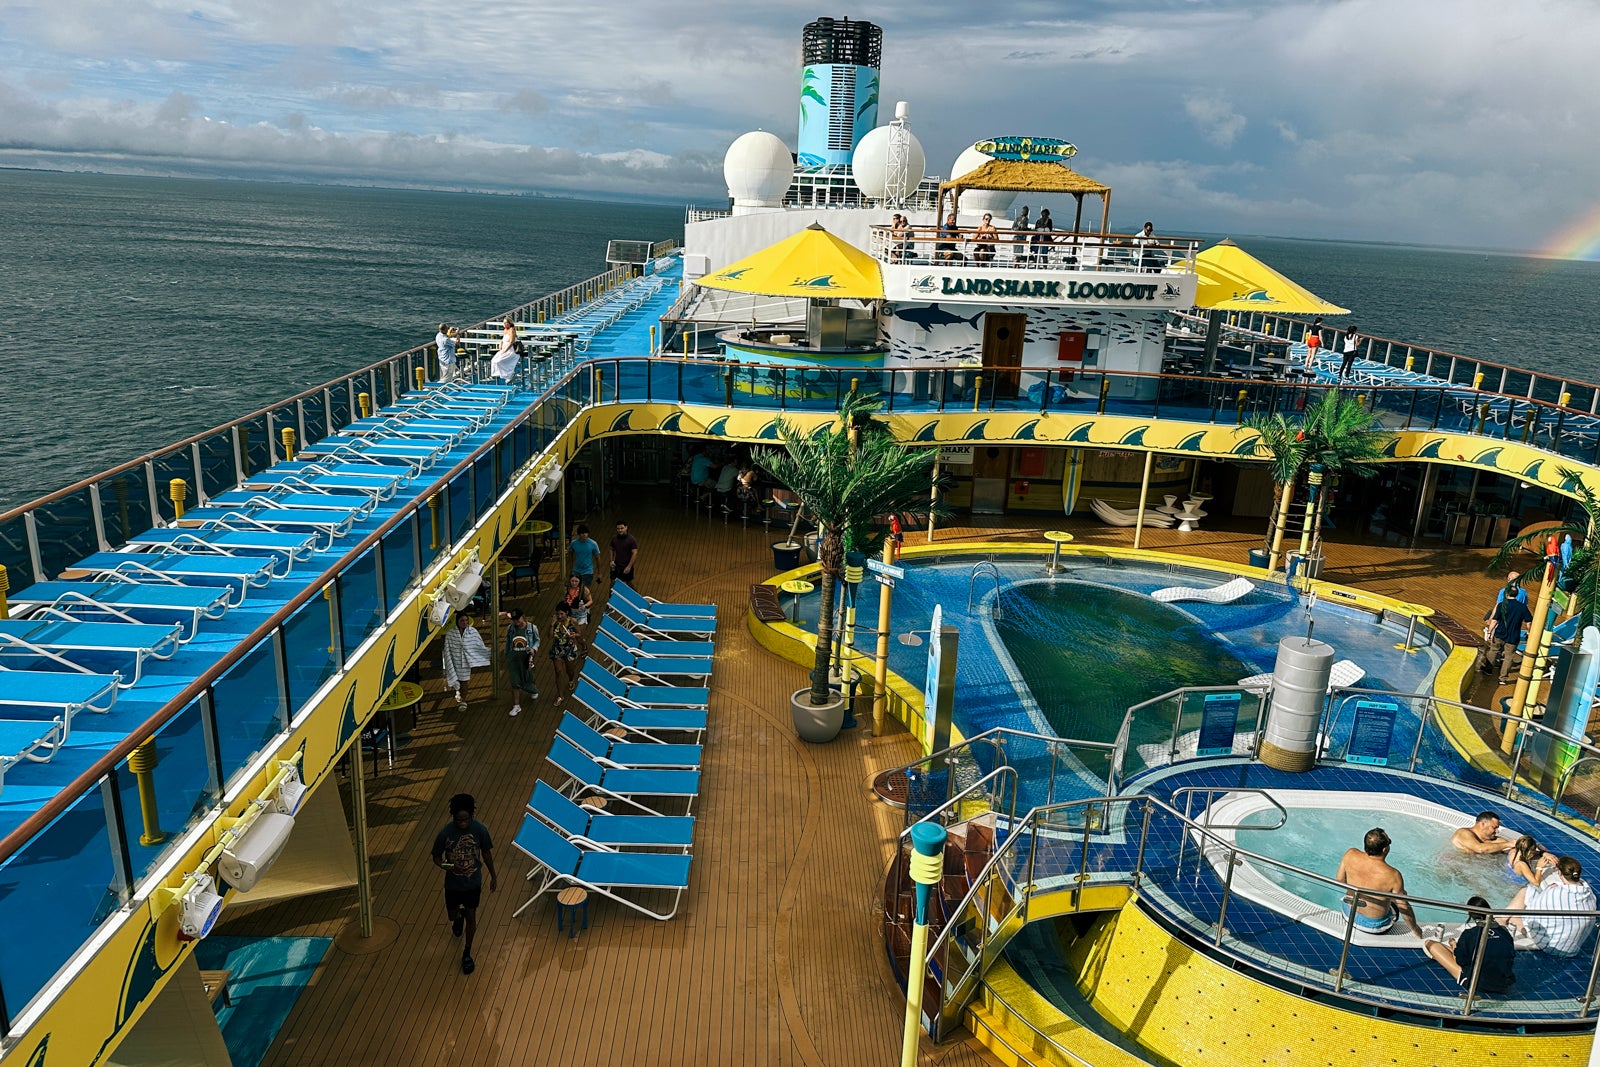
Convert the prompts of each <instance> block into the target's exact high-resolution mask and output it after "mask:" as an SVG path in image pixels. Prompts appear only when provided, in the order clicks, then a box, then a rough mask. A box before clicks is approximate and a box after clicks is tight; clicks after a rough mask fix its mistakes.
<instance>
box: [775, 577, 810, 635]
mask: <svg viewBox="0 0 1600 1067" xmlns="http://www.w3.org/2000/svg"><path fill="white" fill-rule="evenodd" d="M778 588H779V589H782V590H783V591H784V592H785V593H793V594H794V601H793V605H794V607H793V611H794V616H793V618H792V619H791V620H790V621H791V622H793V623H794V624H795V625H796V626H799V625H800V598H801V597H802V596H805V595H806V594H807V593H809V592H811V590H813V589H815V588H816V586H815V585H813V584H811V583H810V582H808V581H806V580H805V579H804V578H790V579H789V580H788V581H787V582H784V583H783V584H782V585H780V586H778Z"/></svg>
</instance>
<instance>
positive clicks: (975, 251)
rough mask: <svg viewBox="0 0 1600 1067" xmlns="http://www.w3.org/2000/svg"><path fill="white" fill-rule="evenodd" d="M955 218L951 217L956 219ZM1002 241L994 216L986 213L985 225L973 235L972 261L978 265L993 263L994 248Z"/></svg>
mask: <svg viewBox="0 0 1600 1067" xmlns="http://www.w3.org/2000/svg"><path fill="white" fill-rule="evenodd" d="M954 217H955V216H953V215H952V216H951V218H954ZM999 240H1000V231H999V230H997V229H996V228H995V225H994V216H993V215H990V214H989V213H988V212H985V213H984V216H983V224H982V225H981V226H979V227H978V229H977V232H975V233H974V234H973V235H972V259H973V261H974V262H976V263H993V262H994V246H995V243H996V242H998V241H999Z"/></svg>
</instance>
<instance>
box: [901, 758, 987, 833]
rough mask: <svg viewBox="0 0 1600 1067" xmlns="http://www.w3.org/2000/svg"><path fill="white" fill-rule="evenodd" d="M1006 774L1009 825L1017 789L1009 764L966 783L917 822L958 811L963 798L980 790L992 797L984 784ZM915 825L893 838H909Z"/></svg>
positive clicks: (927, 820)
mask: <svg viewBox="0 0 1600 1067" xmlns="http://www.w3.org/2000/svg"><path fill="white" fill-rule="evenodd" d="M1008 774H1009V775H1010V776H1011V785H1012V789H1011V804H1010V806H1009V807H1008V808H1007V810H1006V822H1007V825H1010V824H1011V823H1014V822H1016V817H1017V790H1016V779H1017V769H1016V768H1015V767H1011V766H1000V767H996V768H995V769H994V770H992V771H990V772H989V773H988V774H986V775H984V776H983V777H982V778H979V779H978V780H977V781H976V782H973V783H972V784H971V785H968V786H967V787H965V788H964V789H962V790H961V792H959V793H957V794H955V795H954V796H952V797H950V798H949V799H948V800H946V801H944V802H943V803H941V804H940V805H939V806H938V807H936V808H934V809H933V810H932V811H930V812H928V813H927V814H926V815H924V816H922V818H920V819H918V820H917V822H930V821H932V820H934V819H937V818H938V817H939V816H940V815H943V814H944V813H945V812H947V811H957V812H958V813H959V810H960V804H961V802H962V801H963V800H966V799H967V798H968V797H971V796H973V795H975V794H977V793H980V792H981V793H984V794H985V795H988V796H990V797H991V798H992V797H993V794H991V793H989V792H988V790H987V789H985V788H984V786H986V785H988V784H989V783H990V782H992V781H994V780H995V779H997V778H1003V777H1005V776H1006V775H1008ZM915 825H916V823H912V824H911V825H910V826H907V827H906V828H905V829H903V830H901V831H900V833H899V834H898V835H897V836H896V838H895V840H897V841H899V842H905V841H907V840H908V839H909V837H910V835H911V829H912V827H913V826H915Z"/></svg>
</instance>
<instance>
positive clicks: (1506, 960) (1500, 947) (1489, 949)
mask: <svg viewBox="0 0 1600 1067" xmlns="http://www.w3.org/2000/svg"><path fill="white" fill-rule="evenodd" d="M1467 907H1469V908H1482V909H1483V910H1482V911H1481V912H1474V913H1473V914H1472V921H1471V922H1470V923H1469V924H1468V925H1467V928H1466V929H1465V930H1463V931H1461V935H1460V936H1459V937H1457V938H1456V939H1455V940H1454V941H1434V940H1432V939H1431V938H1430V939H1424V940H1423V942H1422V951H1423V952H1426V953H1427V954H1428V957H1429V958H1430V959H1432V960H1433V962H1435V963H1437V964H1438V965H1439V966H1441V967H1443V968H1444V969H1445V970H1447V971H1449V972H1450V977H1452V978H1454V979H1455V980H1456V984H1457V985H1459V986H1461V987H1462V988H1463V989H1465V988H1466V987H1467V985H1468V984H1470V983H1471V981H1472V968H1473V964H1474V960H1475V959H1476V957H1477V955H1478V945H1479V944H1480V943H1483V944H1484V946H1485V947H1484V949H1483V964H1482V966H1480V967H1479V968H1478V991H1479V992H1480V993H1504V992H1505V991H1506V990H1508V989H1510V988H1511V983H1512V982H1514V981H1516V979H1517V976H1516V972H1515V971H1514V970H1513V965H1514V963H1515V960H1516V953H1517V948H1516V945H1515V943H1514V942H1513V941H1512V940H1511V931H1509V930H1507V929H1506V928H1505V927H1504V926H1501V925H1500V924H1499V923H1497V922H1495V921H1494V920H1493V919H1491V918H1490V917H1489V902H1488V901H1487V900H1485V899H1484V898H1483V897H1472V898H1471V899H1470V900H1468V901H1467Z"/></svg>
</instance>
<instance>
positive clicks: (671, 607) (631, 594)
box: [611, 582, 717, 619]
mask: <svg viewBox="0 0 1600 1067" xmlns="http://www.w3.org/2000/svg"><path fill="white" fill-rule="evenodd" d="M611 596H612V599H616V598H617V597H621V598H622V599H624V600H626V601H629V602H630V603H632V604H633V606H634V607H636V608H638V609H639V610H640V611H642V612H644V613H645V614H646V615H662V616H668V615H670V616H673V617H676V618H699V619H715V618H716V617H717V606H716V605H715V604H676V603H671V602H668V601H665V600H657V599H656V598H655V597H649V596H645V595H644V594H643V593H641V592H639V591H638V590H637V589H635V588H634V587H633V586H631V585H629V584H628V583H626V582H617V583H616V584H615V585H613V586H612V587H611Z"/></svg>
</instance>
